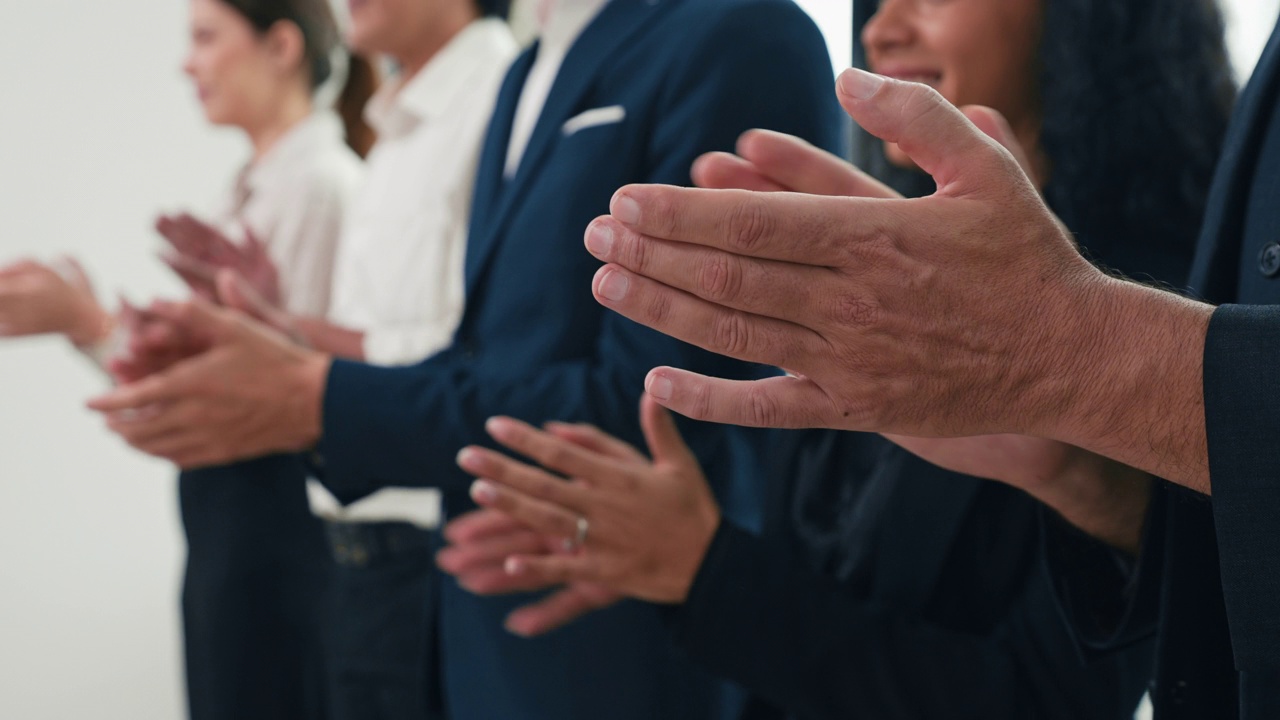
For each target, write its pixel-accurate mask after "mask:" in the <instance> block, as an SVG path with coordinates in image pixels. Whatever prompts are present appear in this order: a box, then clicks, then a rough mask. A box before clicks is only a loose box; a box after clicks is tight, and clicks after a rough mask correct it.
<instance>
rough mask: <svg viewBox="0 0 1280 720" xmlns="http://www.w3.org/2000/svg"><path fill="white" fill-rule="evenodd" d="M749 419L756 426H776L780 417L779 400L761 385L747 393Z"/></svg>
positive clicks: (751, 387)
mask: <svg viewBox="0 0 1280 720" xmlns="http://www.w3.org/2000/svg"><path fill="white" fill-rule="evenodd" d="M745 399H746V411H747V420H748V422H749V423H750V424H751V425H752V426H754V427H775V426H776V425H777V424H778V419H779V417H780V413H779V409H778V403H777V401H776V400H775V399H774V398H773V397H772V396H770V395H769V394H768V393H767V392H765V390H764V388H762V387H760V386H759V385H751V386H749V387H748V389H747V393H746V398H745Z"/></svg>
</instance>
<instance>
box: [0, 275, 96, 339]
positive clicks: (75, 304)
mask: <svg viewBox="0 0 1280 720" xmlns="http://www.w3.org/2000/svg"><path fill="white" fill-rule="evenodd" d="M111 326H112V318H111V314H110V313H108V312H107V311H106V310H104V309H103V308H102V306H101V305H99V304H98V300H97V298H96V297H94V294H93V287H92V285H91V284H90V282H89V278H88V277H87V276H86V275H85V273H84V270H83V269H82V268H81V267H80V264H79V263H77V262H76V261H75V260H74V259H71V258H66V259H65V260H63V261H62V262H60V263H59V267H58V268H57V269H55V268H54V267H52V266H50V265H45V264H43V263H38V262H35V261H33V260H22V261H19V262H16V263H13V264H11V265H8V266H6V267H3V268H0V336H2V337H20V336H27V335H45V334H51V333H56V334H59V335H64V336H66V338H67V339H68V340H70V341H71V342H72V343H73V344H75V345H77V346H79V347H89V346H91V345H93V344H95V343H97V342H100V341H101V340H103V339H105V338H106V337H107V336H108V335H109V334H110V332H111Z"/></svg>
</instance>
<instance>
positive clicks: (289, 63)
mask: <svg viewBox="0 0 1280 720" xmlns="http://www.w3.org/2000/svg"><path fill="white" fill-rule="evenodd" d="M264 41H265V43H266V47H267V52H268V53H270V56H271V61H272V63H273V64H274V65H275V67H276V69H277V70H278V71H279V72H280V73H281V74H282V75H290V74H292V73H294V72H297V71H299V70H301V71H302V72H307V71H308V70H309V69H308V68H306V67H304V62H303V60H304V58H305V57H306V54H307V48H306V45H307V43H306V39H305V38H303V36H302V29H301V28H299V27H298V25H297V23H294V22H292V21H289V20H279V21H277V22H276V24H274V25H272V26H271V28H270V29H269V30H267V33H266V36H265V38H264Z"/></svg>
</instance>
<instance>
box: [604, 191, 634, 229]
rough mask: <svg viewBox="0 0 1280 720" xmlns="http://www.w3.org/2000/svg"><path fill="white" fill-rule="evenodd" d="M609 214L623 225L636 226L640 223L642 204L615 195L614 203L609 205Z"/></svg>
mask: <svg viewBox="0 0 1280 720" xmlns="http://www.w3.org/2000/svg"><path fill="white" fill-rule="evenodd" d="M609 214H611V215H613V216H614V217H615V218H617V220H618V222H620V223H622V224H623V225H635V224H636V223H638V222H640V203H638V202H636V201H635V200H633V199H631V198H630V197H628V196H626V195H614V196H613V202H611V203H609Z"/></svg>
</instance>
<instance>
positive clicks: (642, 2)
mask: <svg viewBox="0 0 1280 720" xmlns="http://www.w3.org/2000/svg"><path fill="white" fill-rule="evenodd" d="M540 9H541V13H540V21H541V36H540V40H539V42H538V43H537V44H536V45H535V46H534V47H533V48H531V49H530V50H529V51H528V52H526V53H524V54H522V55H521V56H520V57H519V58H518V59H517V60H516V62H515V64H514V65H513V66H512V69H511V71H510V73H509V74H508V76H507V79H506V81H505V83H504V85H503V89H502V91H501V92H500V93H499V97H498V101H497V105H496V109H495V111H494V114H493V119H492V121H491V122H490V124H489V126H488V133H487V135H486V139H485V142H484V149H483V151H482V154H481V160H480V165H479V169H478V172H477V178H476V185H475V193H476V194H475V200H474V203H473V209H472V214H471V223H470V232H469V236H468V239H467V252H466V263H465V283H466V285H465V287H466V305H465V308H464V311H463V317H462V320H461V322H460V324H459V326H458V330H457V332H456V334H455V335H454V337H453V339H452V342H451V343H450V345H449V346H448V347H447V348H445V349H444V350H442V351H441V352H439V353H436V354H435V355H432V356H431V357H430V358H428V359H427V360H425V361H424V362H422V363H420V364H418V365H415V366H412V367H406V368H386V367H376V366H373V365H370V364H368V363H358V362H352V361H349V360H344V359H341V358H334V357H333V356H331V355H329V354H325V353H323V352H319V351H317V350H316V349H309V348H305V347H302V346H299V345H297V344H290V343H289V341H288V336H287V335H286V334H283V333H278V332H276V333H273V332H270V331H269V329H268V328H264V327H263V326H262V324H261V323H255V322H252V321H251V320H249V319H248V318H246V317H245V316H244V315H243V314H236V313H231V312H228V311H226V310H224V309H222V308H217V307H214V306H211V305H209V304H207V303H203V302H192V303H186V304H158V305H156V306H154V307H153V308H152V309H153V310H154V311H155V313H156V315H157V316H159V317H161V318H163V319H164V320H165V321H166V322H168V323H169V324H170V325H172V326H173V327H172V328H171V330H172V331H173V332H174V333H175V334H176V335H177V336H180V337H183V336H189V337H193V338H196V339H197V340H199V341H200V342H193V343H192V349H194V350H197V351H199V352H198V354H196V355H194V356H193V357H190V358H188V359H185V360H183V361H181V362H179V363H176V364H173V365H172V366H170V367H167V368H166V369H163V370H160V371H159V372H156V373H155V374H153V375H151V376H149V377H147V378H145V379H142V380H140V381H138V382H135V383H131V384H129V385H128V386H124V387H121V388H120V389H119V393H116V394H113V396H112V397H110V398H103V399H99V400H98V401H95V402H94V403H93V405H94V406H95V407H98V408H100V409H104V410H117V409H123V407H125V406H131V405H133V404H134V403H135V402H137V403H139V404H141V405H146V406H148V407H150V408H152V410H154V411H158V412H156V413H154V414H153V413H152V412H151V411H148V412H147V413H144V414H143V416H137V415H134V416H133V419H132V420H126V416H128V415H130V413H124V414H120V413H116V412H112V414H111V418H110V422H111V425H112V427H113V428H114V429H116V430H117V431H118V432H120V433H121V434H122V435H123V436H124V437H125V438H126V439H127V440H128V441H130V442H131V443H133V444H134V445H135V447H139V448H140V449H144V450H159V451H161V452H163V453H166V457H168V458H169V459H172V460H174V461H175V462H178V463H179V464H183V465H202V464H207V463H211V462H219V461H225V460H226V459H228V458H230V457H249V456H253V455H257V454H261V453H263V452H267V451H270V450H275V449H290V450H304V449H307V450H312V451H313V453H314V454H313V458H314V461H315V463H316V467H317V470H318V474H319V475H320V479H321V480H322V481H323V483H324V484H325V485H326V487H327V488H328V489H329V490H330V491H331V492H332V493H333V494H334V495H335V496H336V497H338V498H339V499H340V500H343V501H344V502H348V503H350V502H352V501H355V500H358V499H359V498H362V497H365V496H368V495H370V494H372V493H375V492H377V491H379V490H381V489H383V488H385V487H388V486H425V487H436V488H439V489H440V491H441V493H442V496H443V504H444V509H445V512H446V514H447V515H449V516H456V515H459V514H461V513H464V512H466V511H468V510H470V509H473V508H474V504H473V503H472V502H471V500H470V499H469V498H468V496H467V487H468V485H469V484H470V483H469V478H468V477H467V476H466V475H465V474H464V473H462V472H461V471H460V470H459V469H458V468H457V466H456V465H455V464H454V457H455V455H456V454H457V451H458V449H459V448H460V447H462V446H463V445H466V444H468V443H472V442H479V441H481V440H482V439H483V437H484V434H483V433H484V431H483V422H484V419H485V418H487V417H488V416H489V415H491V414H493V413H495V412H501V411H509V412H512V413H515V414H518V415H520V416H522V417H524V418H525V419H527V420H530V421H535V422H540V421H541V420H544V419H550V418H555V417H561V418H569V419H573V420H582V421H590V422H593V423H595V424H597V425H600V426H602V427H606V428H608V429H609V430H610V431H612V432H614V433H617V434H620V435H623V436H626V437H629V438H632V439H633V440H635V441H638V437H639V425H638V423H637V421H636V417H635V412H634V396H635V393H636V391H637V390H638V389H639V388H640V383H641V379H642V377H643V374H644V373H645V372H646V371H647V369H648V368H649V367H652V365H653V364H654V363H655V362H664V361H665V362H686V363H691V364H694V365H696V366H698V367H703V368H707V369H708V370H710V369H713V368H715V369H718V370H719V371H721V372H726V373H730V374H733V375H735V376H739V377H744V378H745V377H755V376H756V374H757V369H756V368H755V367H753V366H750V365H746V364H740V363H725V362H724V361H723V359H722V358H720V357H718V356H714V355H710V354H707V353H702V352H697V351H694V350H692V349H691V348H690V347H689V346H687V345H684V344H682V343H679V342H677V341H674V340H671V339H669V338H664V337H661V336H659V335H657V334H655V333H652V332H649V331H646V330H643V329H642V328H640V327H639V326H638V325H636V324H635V323H632V322H629V321H626V320H623V319H622V318H620V317H619V316H618V315H616V314H614V313H610V312H604V311H601V310H600V309H599V307H598V306H597V305H596V304H594V303H592V302H591V296H590V278H591V276H592V275H593V274H594V273H595V271H596V269H597V268H598V264H597V263H596V262H595V261H594V260H593V259H592V258H591V257H590V255H589V254H587V253H585V252H584V251H583V249H582V245H581V238H582V233H583V232H584V231H585V229H586V227H587V225H588V224H589V222H590V220H591V218H593V217H595V216H596V215H598V214H599V213H600V212H603V211H604V210H605V209H607V207H608V202H609V197H610V195H611V194H612V193H613V191H614V189H616V188H617V187H619V186H620V185H622V184H625V183H627V182H632V181H646V182H662V183H672V184H679V185H687V184H689V182H690V178H689V169H690V167H691V165H692V163H693V161H694V159H695V158H697V157H698V156H699V155H701V154H703V153H705V152H708V151H712V150H731V149H732V148H733V143H734V141H735V140H736V138H737V137H738V136H739V135H741V134H742V133H743V132H744V131H746V130H747V129H749V128H752V127H767V128H772V129H775V130H778V131H781V132H789V133H792V134H796V135H799V136H801V137H804V138H806V139H807V140H809V141H810V142H812V143H814V144H816V145H818V146H820V147H824V148H827V149H829V150H838V149H839V148H840V146H841V145H842V142H841V140H842V137H841V129H842V125H841V122H840V117H839V112H838V108H837V107H836V105H835V103H833V102H832V100H831V97H830V95H829V92H830V87H831V82H832V72H831V64H830V56H829V54H828V53H827V51H826V47H825V43H824V42H823V39H822V35H821V34H820V32H819V31H818V29H817V27H816V26H815V25H814V24H813V21H812V20H811V19H810V18H809V17H808V16H807V15H805V13H804V12H803V11H802V10H800V9H799V8H798V7H797V6H796V5H795V4H794V3H792V2H790V0H660V1H659V2H652V1H651V0H609V1H608V2H606V1H605V0H556V1H555V2H544V3H542V4H541V8H540ZM153 393H161V394H163V395H165V396H166V397H168V398H170V399H172V400H174V402H172V403H171V402H169V400H163V401H160V402H158V403H157V402H156V401H155V396H154V395H153ZM179 397H181V399H178V398H179ZM170 410H172V411H173V412H170ZM295 413H296V414H295ZM144 418H145V419H144ZM170 431H177V432H178V433H179V435H180V436H181V439H182V442H183V443H185V446H183V445H177V444H173V443H171V442H170V441H171V440H172V438H171V437H170V438H169V439H167V440H164V441H162V442H160V443H159V444H157V445H153V444H152V441H155V440H159V439H160V438H161V437H165V436H167V435H168V434H169V432H170ZM687 432H688V435H687V436H688V437H689V439H690V444H691V445H692V446H694V447H695V448H696V452H698V454H699V458H700V459H701V461H702V462H703V463H704V465H705V466H706V467H707V469H708V475H709V476H711V477H712V478H713V483H718V484H717V487H718V488H719V489H721V490H723V491H725V495H723V496H722V500H724V501H725V504H726V507H729V508H733V509H741V510H744V511H750V512H753V513H755V514H756V515H758V514H759V498H758V497H756V496H755V493H756V491H757V489H758V488H756V487H753V485H752V482H751V480H752V479H753V478H754V477H755V473H756V468H757V467H758V465H759V458H758V457H757V456H756V454H755V451H756V448H755V445H754V441H753V439H752V438H753V436H754V433H752V432H743V431H725V430H724V429H723V428H713V427H710V426H693V427H691V428H688V429H687ZM170 451H176V452H170ZM730 477H733V478H736V480H737V482H736V483H735V484H734V485H733V486H730V485H729V484H727V483H723V482H718V481H721V480H727V479H728V478H730ZM735 494H736V496H737V497H733V496H734V495H735ZM527 600H528V599H527V598H524V599H520V598H516V599H511V598H478V597H475V596H473V595H471V594H469V593H467V592H465V591H463V590H461V589H460V588H458V586H457V585H456V584H455V583H454V582H453V581H452V580H451V579H447V578H446V579H445V581H444V582H442V583H441V588H440V603H439V605H438V626H439V650H440V662H439V668H440V673H439V678H440V681H441V684H442V686H443V696H444V699H445V711H446V714H447V715H448V717H450V718H453V719H454V720H489V719H491V718H503V719H504V720H518V719H519V718H530V719H533V718H556V720H571V719H573V718H581V719H582V720H597V719H598V718H612V719H615V720H628V719H634V720H650V719H651V718H671V719H677V718H690V719H694V718H697V719H701V718H718V717H725V716H726V715H727V714H728V713H730V712H732V711H733V710H734V709H735V705H734V703H735V701H736V698H734V697H732V695H733V694H732V693H728V692H725V688H724V687H723V685H722V684H721V683H720V682H718V681H716V680H715V679H714V678H712V677H711V676H710V675H708V674H707V673H706V672H704V671H701V670H699V669H698V668H696V667H694V666H693V665H692V664H691V663H689V662H688V661H687V659H686V658H684V657H682V655H681V654H680V653H679V652H678V651H676V650H675V648H674V647H673V646H672V644H671V642H670V639H669V638H668V637H667V636H666V635H665V634H664V633H663V632H662V628H661V619H660V614H659V612H658V611H657V609H655V608H654V607H652V606H650V605H647V604H644V603H619V604H616V605H615V606H614V607H611V608H608V609H606V610H603V611H602V612H600V613H597V614H595V615H593V616H592V617H591V618H589V619H587V620H586V621H584V622H581V623H576V624H574V625H573V626H570V627H565V628H563V629H562V630H560V631H559V632H556V633H550V634H548V635H546V636H543V637H538V638H533V639H527V638H522V637H517V636H514V635H512V634H510V633H507V632H506V631H504V630H503V628H502V625H501V622H502V619H503V618H504V617H505V616H506V614H507V613H508V612H509V611H510V610H511V609H512V608H513V607H515V606H516V605H517V604H523V602H527Z"/></svg>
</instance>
